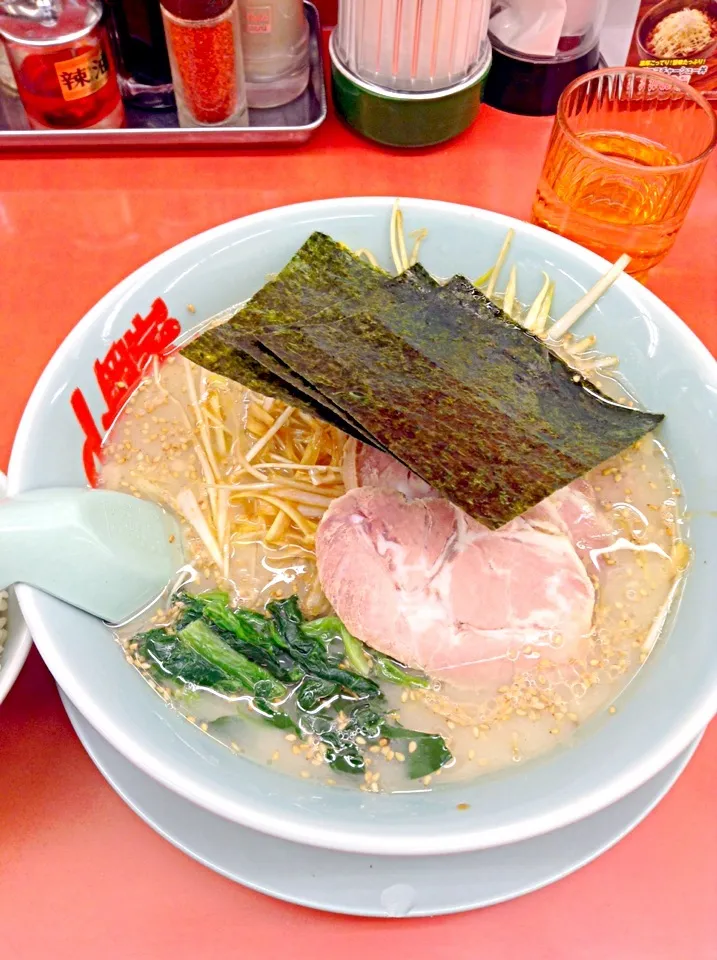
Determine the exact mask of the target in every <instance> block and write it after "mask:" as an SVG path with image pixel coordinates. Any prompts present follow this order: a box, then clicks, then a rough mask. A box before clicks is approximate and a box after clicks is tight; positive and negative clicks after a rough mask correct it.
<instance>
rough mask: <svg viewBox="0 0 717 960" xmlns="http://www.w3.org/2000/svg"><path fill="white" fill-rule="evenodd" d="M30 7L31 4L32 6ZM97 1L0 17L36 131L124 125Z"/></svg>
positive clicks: (65, 2)
mask: <svg viewBox="0 0 717 960" xmlns="http://www.w3.org/2000/svg"><path fill="white" fill-rule="evenodd" d="M27 9H28V10H29V9H30V8H27ZM101 17H102V7H101V6H100V4H99V3H98V2H97V0H62V2H60V3H57V4H55V5H54V6H53V7H52V8H47V12H46V15H43V16H33V17H32V18H31V17H30V16H27V17H26V16H23V15H20V14H15V15H12V16H10V15H8V14H3V15H0V37H2V39H3V40H4V41H5V48H6V50H7V55H8V59H9V61H10V65H11V66H12V70H13V73H14V75H15V81H16V83H17V89H18V93H19V95H20V99H21V101H22V105H23V107H24V108H25V112H26V113H27V116H28V120H29V122H30V126H31V127H33V128H34V129H39V130H44V129H48V128H49V129H53V128H57V129H64V130H67V129H79V128H82V129H87V128H107V127H110V128H111V127H121V126H122V125H123V124H124V108H123V106H122V100H121V98H120V92H119V87H118V85H117V75H116V72H115V66H114V61H113V59H112V53H111V51H110V48H109V43H108V39H107V34H106V31H105V29H104V26H103V25H102V23H101Z"/></svg>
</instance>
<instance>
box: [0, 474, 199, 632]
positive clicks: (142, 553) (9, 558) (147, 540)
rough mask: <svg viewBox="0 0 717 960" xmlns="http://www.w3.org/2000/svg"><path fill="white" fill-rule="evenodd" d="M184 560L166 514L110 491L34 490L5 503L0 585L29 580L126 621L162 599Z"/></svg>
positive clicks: (0, 523)
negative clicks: (163, 593)
mask: <svg viewBox="0 0 717 960" xmlns="http://www.w3.org/2000/svg"><path fill="white" fill-rule="evenodd" d="M183 562H184V556H183V548H182V534H181V530H180V527H179V522H178V521H177V519H176V517H174V516H173V515H172V514H171V513H169V512H168V511H167V510H164V509H163V508H162V507H160V506H158V505H157V504H156V503H151V502H150V501H148V500H139V499H138V498H137V497H132V496H130V495H129V494H125V493H116V492H114V491H111V490H87V489H72V488H58V489H52V490H33V491H30V492H29V493H22V494H19V495H18V496H16V497H13V498H11V499H7V500H2V501H0V587H2V588H4V587H6V586H10V585H11V584H14V583H28V584H30V585H31V586H33V587H38V588H39V589H40V590H44V591H45V593H49V594H52V596H54V597H59V598H60V599H61V600H65V601H66V602H67V603H71V604H72V605H73V606H75V607H79V608H80V609H81V610H86V611H87V612H88V613H92V614H94V615H95V616H96V617H100V618H101V619H102V620H106V621H107V622H108V623H123V622H124V621H125V620H129V619H130V618H131V617H132V616H133V615H135V614H137V613H140V612H141V611H142V610H144V609H145V607H147V606H149V605H150V604H151V603H152V602H153V601H155V600H157V599H158V598H159V597H160V596H161V594H162V592H163V591H164V590H165V589H166V587H167V586H169V584H170V583H171V582H172V581H173V580H174V578H175V577H176V576H177V574H178V572H179V570H180V569H181V567H182V564H183Z"/></svg>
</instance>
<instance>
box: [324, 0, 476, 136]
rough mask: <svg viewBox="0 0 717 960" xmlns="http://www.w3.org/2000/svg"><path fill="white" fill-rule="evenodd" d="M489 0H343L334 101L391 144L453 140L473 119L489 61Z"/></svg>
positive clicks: (353, 122) (334, 56) (334, 50)
mask: <svg viewBox="0 0 717 960" xmlns="http://www.w3.org/2000/svg"><path fill="white" fill-rule="evenodd" d="M489 11H490V0H454V2H453V3H440V2H438V0H434V2H429V3H405V2H404V0H384V2H382V3H381V4H380V7H378V8H377V6H376V3H375V0H339V22H338V26H337V27H336V29H335V30H334V32H333V34H332V36H331V43H330V48H329V49H330V53H331V68H332V81H333V94H334V103H335V105H336V109H337V111H338V113H339V115H340V116H342V117H343V119H344V120H345V121H346V122H347V123H348V124H349V125H350V126H351V127H353V128H354V129H355V130H357V131H358V132H359V133H362V134H363V135H364V136H366V137H369V138H370V139H371V140H376V141H378V142H379V143H384V144H387V145H389V146H394V147H425V146H431V145H433V144H436V143H442V142H443V141H445V140H450V139H451V137H455V136H457V135H458V134H459V133H462V132H463V130H465V129H466V128H467V127H469V126H470V124H471V123H472V122H473V121H474V120H475V118H476V116H477V114H478V109H479V107H480V102H481V94H482V90H483V85H484V83H485V79H486V76H487V75H488V70H489V68H490V63H491V50H490V44H489V42H488V39H487V34H488V16H489Z"/></svg>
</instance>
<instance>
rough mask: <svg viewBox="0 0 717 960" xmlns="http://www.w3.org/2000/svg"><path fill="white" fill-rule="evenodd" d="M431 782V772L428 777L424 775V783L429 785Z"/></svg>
mask: <svg viewBox="0 0 717 960" xmlns="http://www.w3.org/2000/svg"><path fill="white" fill-rule="evenodd" d="M430 782H431V775H430V773H429V775H428V776H427V777H424V778H423V783H424V785H425V786H426V787H427V786H428V784H429V783H430Z"/></svg>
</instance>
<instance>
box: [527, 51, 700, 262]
mask: <svg viewBox="0 0 717 960" xmlns="http://www.w3.org/2000/svg"><path fill="white" fill-rule="evenodd" d="M716 141H717V118H716V117H715V114H714V112H713V110H712V108H711V107H710V105H709V103H708V102H707V100H705V98H704V97H703V96H702V95H701V94H700V93H697V92H696V91H695V90H693V89H692V88H691V87H690V86H689V85H688V84H686V83H682V82H681V81H679V80H675V79H674V78H672V77H670V76H665V75H664V74H661V73H654V72H652V71H650V70H644V69H640V68H639V67H619V68H610V69H607V70H596V71H594V72H593V73H588V74H585V76H583V77H579V78H578V79H577V80H574V81H573V82H572V83H571V84H570V86H568V87H566V89H565V90H564V91H563V94H562V96H561V97H560V101H559V103H558V110H557V114H556V117H555V123H554V125H553V131H552V134H551V137H550V143H549V145H548V152H547V155H546V158H545V164H544V166H543V172H542V174H541V176H540V180H539V181H538V189H537V193H536V195H535V200H534V202H533V213H532V220H533V223H537V224H539V225H540V226H542V227H546V228H547V229H548V230H552V231H553V232H554V233H559V234H562V235H563V236H565V237H569V238H570V239H571V240H575V241H576V242H577V243H581V244H582V245H583V246H585V247H588V248H589V249H591V250H594V251H595V252H596V253H599V254H601V255H602V256H603V257H605V258H606V259H608V260H611V261H614V260H616V259H617V258H618V257H619V256H620V255H621V254H623V253H627V254H628V255H629V256H630V257H631V261H630V264H629V266H628V268H627V270H628V272H629V273H631V274H633V275H634V276H638V277H640V276H644V275H645V274H646V272H647V271H648V270H650V269H651V268H652V267H654V266H655V264H656V263H659V262H660V260H662V258H663V257H664V256H665V254H667V252H668V251H669V250H670V248H671V247H672V245H673V243H674V242H675V237H676V236H677V233H678V231H679V229H680V227H681V226H682V224H683V222H684V219H685V215H686V213H687V210H688V209H689V206H690V203H691V202H692V198H693V196H694V194H695V190H696V189H697V185H698V183H699V181H700V177H701V176H702V173H703V171H704V168H705V165H706V163H707V160H708V158H709V155H710V153H711V152H712V150H713V148H714V146H715V142H716Z"/></svg>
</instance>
